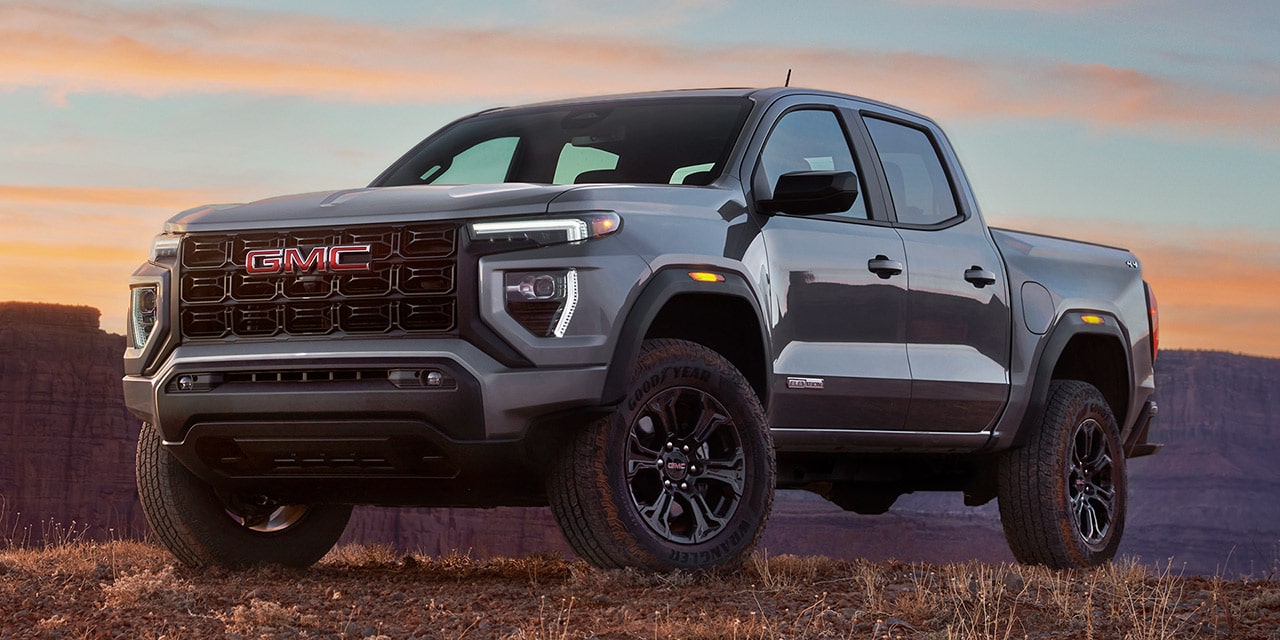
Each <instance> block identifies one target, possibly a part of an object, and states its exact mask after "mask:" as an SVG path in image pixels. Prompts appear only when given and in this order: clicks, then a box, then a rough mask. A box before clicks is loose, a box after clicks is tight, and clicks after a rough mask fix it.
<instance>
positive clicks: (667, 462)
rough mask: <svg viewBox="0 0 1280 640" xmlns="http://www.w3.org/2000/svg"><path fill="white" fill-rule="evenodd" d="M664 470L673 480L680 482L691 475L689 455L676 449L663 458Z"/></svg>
mask: <svg viewBox="0 0 1280 640" xmlns="http://www.w3.org/2000/svg"><path fill="white" fill-rule="evenodd" d="M662 472H663V473H664V474H666V476H667V478H669V479H670V480H672V481H675V482H679V481H681V480H684V479H685V478H686V477H687V476H688V475H689V456H686V455H685V454H684V452H682V451H679V450H676V451H672V452H669V453H668V454H667V455H666V456H664V457H663V458H662Z"/></svg>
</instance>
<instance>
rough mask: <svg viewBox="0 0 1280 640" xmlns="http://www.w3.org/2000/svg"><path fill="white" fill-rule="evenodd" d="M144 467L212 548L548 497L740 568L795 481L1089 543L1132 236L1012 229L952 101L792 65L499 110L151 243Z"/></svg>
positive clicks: (613, 562)
mask: <svg viewBox="0 0 1280 640" xmlns="http://www.w3.org/2000/svg"><path fill="white" fill-rule="evenodd" d="M130 301H131V307H130V316H129V327H128V341H129V347H128V350H127V352H126V354H125V366H126V373H127V375H126V376H125V378H124V394H125V397H126V399H127V402H128V406H129V408H130V409H131V410H132V412H133V413H134V414H135V415H137V416H138V417H139V418H140V419H141V420H142V421H143V422H144V425H143V428H142V432H141V437H140V439H139V442H138V455H137V478H138V490H139V497H140V500H141V503H142V506H143V509H144V511H145V513H146V515H147V518H148V519H149V521H150V523H151V526H152V528H153V529H154V531H155V534H156V536H157V537H158V538H159V540H160V541H161V542H163V543H164V544H165V545H166V546H167V547H168V548H169V549H170V550H171V551H172V552H173V554H174V555H175V556H177V558H178V559H179V560H181V561H182V562H183V563H186V564H188V565H193V566H203V565H221V566H243V565H248V564H257V563H280V564H285V565H294V566H306V565H309V564H311V563H313V562H315V561H316V560H318V559H319V558H320V557H321V556H323V555H324V554H325V553H326V552H327V551H328V550H329V549H330V548H331V547H332V546H333V544H334V543H335V542H336V541H337V540H338V537H339V536H340V535H341V534H342V532H343V529H344V527H345V526H346V524H347V520H348V518H349V516H350V514H351V510H352V505H357V504H367V505H388V506H433V507H494V506H500V505H550V507H551V510H552V512H553V513H554V515H555V517H556V519H557V521H558V523H559V525H560V527H561V529H562V530H563V532H564V535H565V537H566V539H567V540H568V542H569V544H570V546H571V547H572V548H573V550H574V551H575V552H576V553H577V554H578V555H580V556H581V557H582V558H584V559H586V560H587V561H588V562H590V563H592V564H594V565H597V566H601V567H620V566H634V567H642V568H648V569H654V570H671V569H705V568H714V567H733V566H735V565H737V564H739V563H741V562H742V560H743V559H744V557H746V556H747V554H749V553H750V552H751V550H752V548H753V546H754V545H755V543H756V541H757V539H758V538H759V536H760V532H761V530H762V528H763V527H764V524H765V521H766V520H767V518H768V516H769V512H770V507H771V505H772V501H773V495H774V491H775V488H785V489H804V490H809V491H812V492H815V493H818V494H820V495H822V496H824V497H826V498H827V499H829V500H831V501H832V502H834V503H835V504H837V505H839V506H841V507H843V508H844V509H846V510H850V511H854V512H858V513H867V514H874V513H883V512H885V511H886V510H887V509H889V508H890V506H891V505H892V504H893V503H894V501H895V500H896V499H897V498H898V496H900V495H901V494H904V493H909V492H913V491H961V492H963V493H964V496H965V501H966V502H967V503H968V504H970V505H979V504H983V503H986V502H988V501H990V500H992V499H998V500H999V506H1000V515H1001V519H1002V521H1003V525H1004V530H1005V534H1006V537H1007V539H1008V542H1009V546H1010V547H1011V548H1012V550H1013V554H1014V556H1015V557H1017V559H1018V560H1019V561H1021V562H1025V563H1037V564H1043V565H1048V566H1050V567H1087V566H1092V565H1096V564H1099V563H1102V562H1105V561H1107V560H1109V559H1110V558H1112V557H1113V555H1114V554H1115V551H1116V547H1117V546H1118V544H1119V542H1120V537H1121V534H1122V531H1123V528H1124V521H1125V510H1126V470H1125V469H1126V459H1127V458H1131V457H1134V456H1140V455H1145V454H1150V453H1154V452H1155V451H1156V450H1157V449H1158V445H1154V444H1149V443H1148V440H1147V432H1148V426H1149V424H1150V422H1151V420H1152V417H1153V416H1154V415H1155V413H1156V405H1155V403H1154V402H1153V401H1152V393H1153V390H1154V384H1153V374H1152V363H1153V361H1154V359H1155V357H1156V349H1157V342H1158V339H1157V336H1158V329H1157V315H1156V305H1155V300H1154V298H1153V297H1152V295H1151V291H1150V289H1149V288H1148V287H1147V285H1146V284H1145V282H1144V281H1143V279H1142V272H1141V268H1140V266H1139V263H1138V261H1137V259H1136V258H1135V257H1134V256H1133V255H1132V254H1130V253H1129V252H1127V251H1124V250H1120V249H1113V248H1108V247H1104V246H1099V245H1094V244H1084V243H1078V242H1073V241H1068V240H1062V239H1057V238H1052V237H1046V236H1041V235H1033V234H1028V233H1019V232H1015V231H1007V230H1003V229H992V228H988V227H987V226H986V225H985V224H984V222H983V220H982V216H981V215H980V213H979V209H978V203H977V202H976V201H975V199H974V196H973V193H972V191H971V190H970V187H969V184H968V182H967V181H966V179H965V176H964V173H963V171H962V170H961V168H960V164H959V163H958V162H957V159H956V155H955V153H954V151H953V150H952V148H951V146H950V144H949V143H948V141H947V139H946V137H945V136H944V135H943V132H942V130H941V129H939V128H938V126H937V125H936V124H935V123H934V122H933V121H931V120H929V119H928V118H925V117H922V116H920V115H917V114H914V113H911V112H908V111H904V110H902V109H898V108H895V107H892V106H889V105H886V104H881V103H878V102H873V101H869V100H864V99H860V98H855V97H850V96H845V95H838V94H833V93H826V92H818V91H810V90H801V89H787V88H775V89H764V90H699V91H676V92H659V93H649V94H639V95H625V96H612V97H602V98H590V99H581V100H571V101H563V102H552V103H545V104H537V105H532V106H525V107H519V108H502V109H493V110H489V111H484V112H481V113H478V114H475V115H472V116H468V117H465V118H462V119H460V120H457V121H455V122H453V123H452V124H450V125H448V126H446V127H444V128H443V129H442V130H440V131H439V132H437V133H435V134H433V135H431V136H430V137H428V138H427V139H426V140H424V141H423V142H421V143H420V144H418V145H417V146H416V147H414V148H413V149H412V150H410V151H409V152H408V153H407V154H405V155H404V156H403V157H402V158H400V159H399V160H397V161H396V162H395V163H394V164H392V165H391V167H390V168H388V169H387V170H386V171H384V172H383V173H382V175H380V176H378V177H377V179H375V180H374V181H373V182H372V184H370V185H369V187H367V188H363V189H349V190H344V191H333V192H325V193H311V194H304V195H295V196H288V197H282V198H273V199H268V200H263V201H259V202H254V203H250V204H235V205H213V206H205V207H200V208H197V209H191V210H189V211H186V212H183V213H180V214H178V215H177V216H175V217H173V218H172V219H171V220H169V221H168V222H167V223H166V225H165V227H164V231H163V233H162V234H160V235H159V236H157V237H156V238H155V240H154V243H153V246H152V249H151V255H150V259H149V260H147V262H146V263H145V264H143V265H142V266H141V267H140V268H139V269H138V270H137V271H136V272H135V273H134V275H133V279H132V284H131V300H130Z"/></svg>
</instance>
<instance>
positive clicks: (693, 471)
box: [689, 464, 698, 473]
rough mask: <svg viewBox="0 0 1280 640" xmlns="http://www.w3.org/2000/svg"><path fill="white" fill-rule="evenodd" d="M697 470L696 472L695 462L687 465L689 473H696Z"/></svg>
mask: <svg viewBox="0 0 1280 640" xmlns="http://www.w3.org/2000/svg"><path fill="white" fill-rule="evenodd" d="M697 472H698V465H696V464H691V465H689V473H697Z"/></svg>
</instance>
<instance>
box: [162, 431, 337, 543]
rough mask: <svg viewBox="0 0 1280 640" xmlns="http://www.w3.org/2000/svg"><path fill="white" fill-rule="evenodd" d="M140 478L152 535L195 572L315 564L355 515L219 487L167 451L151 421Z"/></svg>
mask: <svg viewBox="0 0 1280 640" xmlns="http://www.w3.org/2000/svg"><path fill="white" fill-rule="evenodd" d="M137 477H138V498H139V501H140V502H141V503H142V511H143V513H144V514H146V516H147V521H148V522H149V523H150V524H151V530H152V531H153V532H155V534H156V537H157V538H159V540H160V542H161V543H163V544H164V546H165V547H167V548H168V549H169V551H170V552H172V553H173V555H175V556H177V558H178V559H179V560H180V561H182V563H183V564H186V565H188V566H192V567H202V566H208V565H214V566H223V567H231V568H235V567H244V566H250V565H258V564H280V565H285V566H293V567H306V566H310V565H312V564H314V563H315V562H316V561H317V560H319V559H320V558H321V557H323V556H324V554H326V553H328V551H329V549H331V548H333V545H334V544H335V543H337V541H338V538H339V537H340V536H341V535H342V532H343V530H344V529H345V528H346V526H347V520H348V519H350V517H351V506H350V505H301V504H279V503H277V502H274V501H272V500H270V499H268V498H266V497H265V496H256V495H241V494H234V493H229V492H225V491H220V490H216V489H214V488H213V487H211V486H209V485H208V484H206V483H205V482H203V481H201V480H200V479H199V478H197V477H196V476H195V475H194V474H192V473H191V471H189V470H188V469H187V468H186V467H184V466H182V463H180V462H178V460H177V459H175V458H174V457H173V456H172V455H170V454H169V452H168V451H165V450H164V447H163V446H162V445H161V443H160V434H159V433H158V432H157V431H156V429H155V427H153V426H152V425H150V424H148V423H143V425H142V432H141V434H140V435H139V437H138V457H137Z"/></svg>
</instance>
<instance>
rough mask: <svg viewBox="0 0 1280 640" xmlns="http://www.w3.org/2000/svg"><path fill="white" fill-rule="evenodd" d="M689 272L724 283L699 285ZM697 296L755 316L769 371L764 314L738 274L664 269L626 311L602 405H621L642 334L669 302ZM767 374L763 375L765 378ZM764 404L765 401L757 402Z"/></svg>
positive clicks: (684, 266) (602, 394)
mask: <svg viewBox="0 0 1280 640" xmlns="http://www.w3.org/2000/svg"><path fill="white" fill-rule="evenodd" d="M691 269H698V270H702V271H712V272H714V273H718V274H720V275H722V276H724V282H699V281H696V280H693V279H692V278H690V277H689V271H690V270H691ZM685 294H697V295H709V296H727V297H732V298H741V299H742V300H745V301H746V302H747V304H749V305H750V306H751V310H752V312H753V313H754V314H755V317H754V320H755V324H756V327H757V330H758V331H759V332H760V344H761V346H762V348H763V349H764V350H765V358H764V360H765V367H766V368H769V367H770V363H769V356H768V353H769V336H768V332H767V331H766V330H765V323H764V321H763V319H764V313H763V312H762V310H761V308H760V302H759V300H758V298H757V297H756V295H755V290H754V289H753V288H752V287H751V285H750V284H748V282H747V279H746V278H745V277H744V276H742V275H741V274H739V273H736V272H733V271H726V270H723V269H718V268H714V267H713V268H708V267H706V266H701V265H699V266H692V265H681V266H671V267H664V268H663V269H662V270H661V271H659V272H657V273H656V274H654V275H653V277H651V278H649V281H648V282H647V283H645V284H644V287H643V288H642V289H641V290H640V293H639V294H638V295H637V296H636V298H635V302H634V303H632V304H631V305H630V306H629V307H628V308H627V314H626V320H625V321H624V322H623V324H622V328H621V330H620V331H619V332H618V339H617V342H616V343H615V345H614V350H613V356H612V357H611V358H610V359H609V365H608V372H607V374H606V375H605V382H604V389H603V391H602V392H601V398H600V400H601V404H602V405H615V404H617V403H619V402H621V401H622V398H623V396H624V395H625V394H626V388H627V378H628V377H629V376H630V375H631V368H632V366H633V364H634V363H635V361H636V359H637V358H639V357H640V345H641V343H643V342H644V337H645V334H646V333H648V331H649V327H651V326H652V325H653V321H654V320H655V319H656V318H657V317H658V314H659V313H660V312H661V311H662V309H663V307H665V306H666V304H667V303H668V302H670V301H671V299H672V298H674V297H676V296H678V295H685ZM768 373H769V372H768V371H766V376H767V374H768ZM760 400H761V402H765V400H766V399H765V398H761V399H760Z"/></svg>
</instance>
